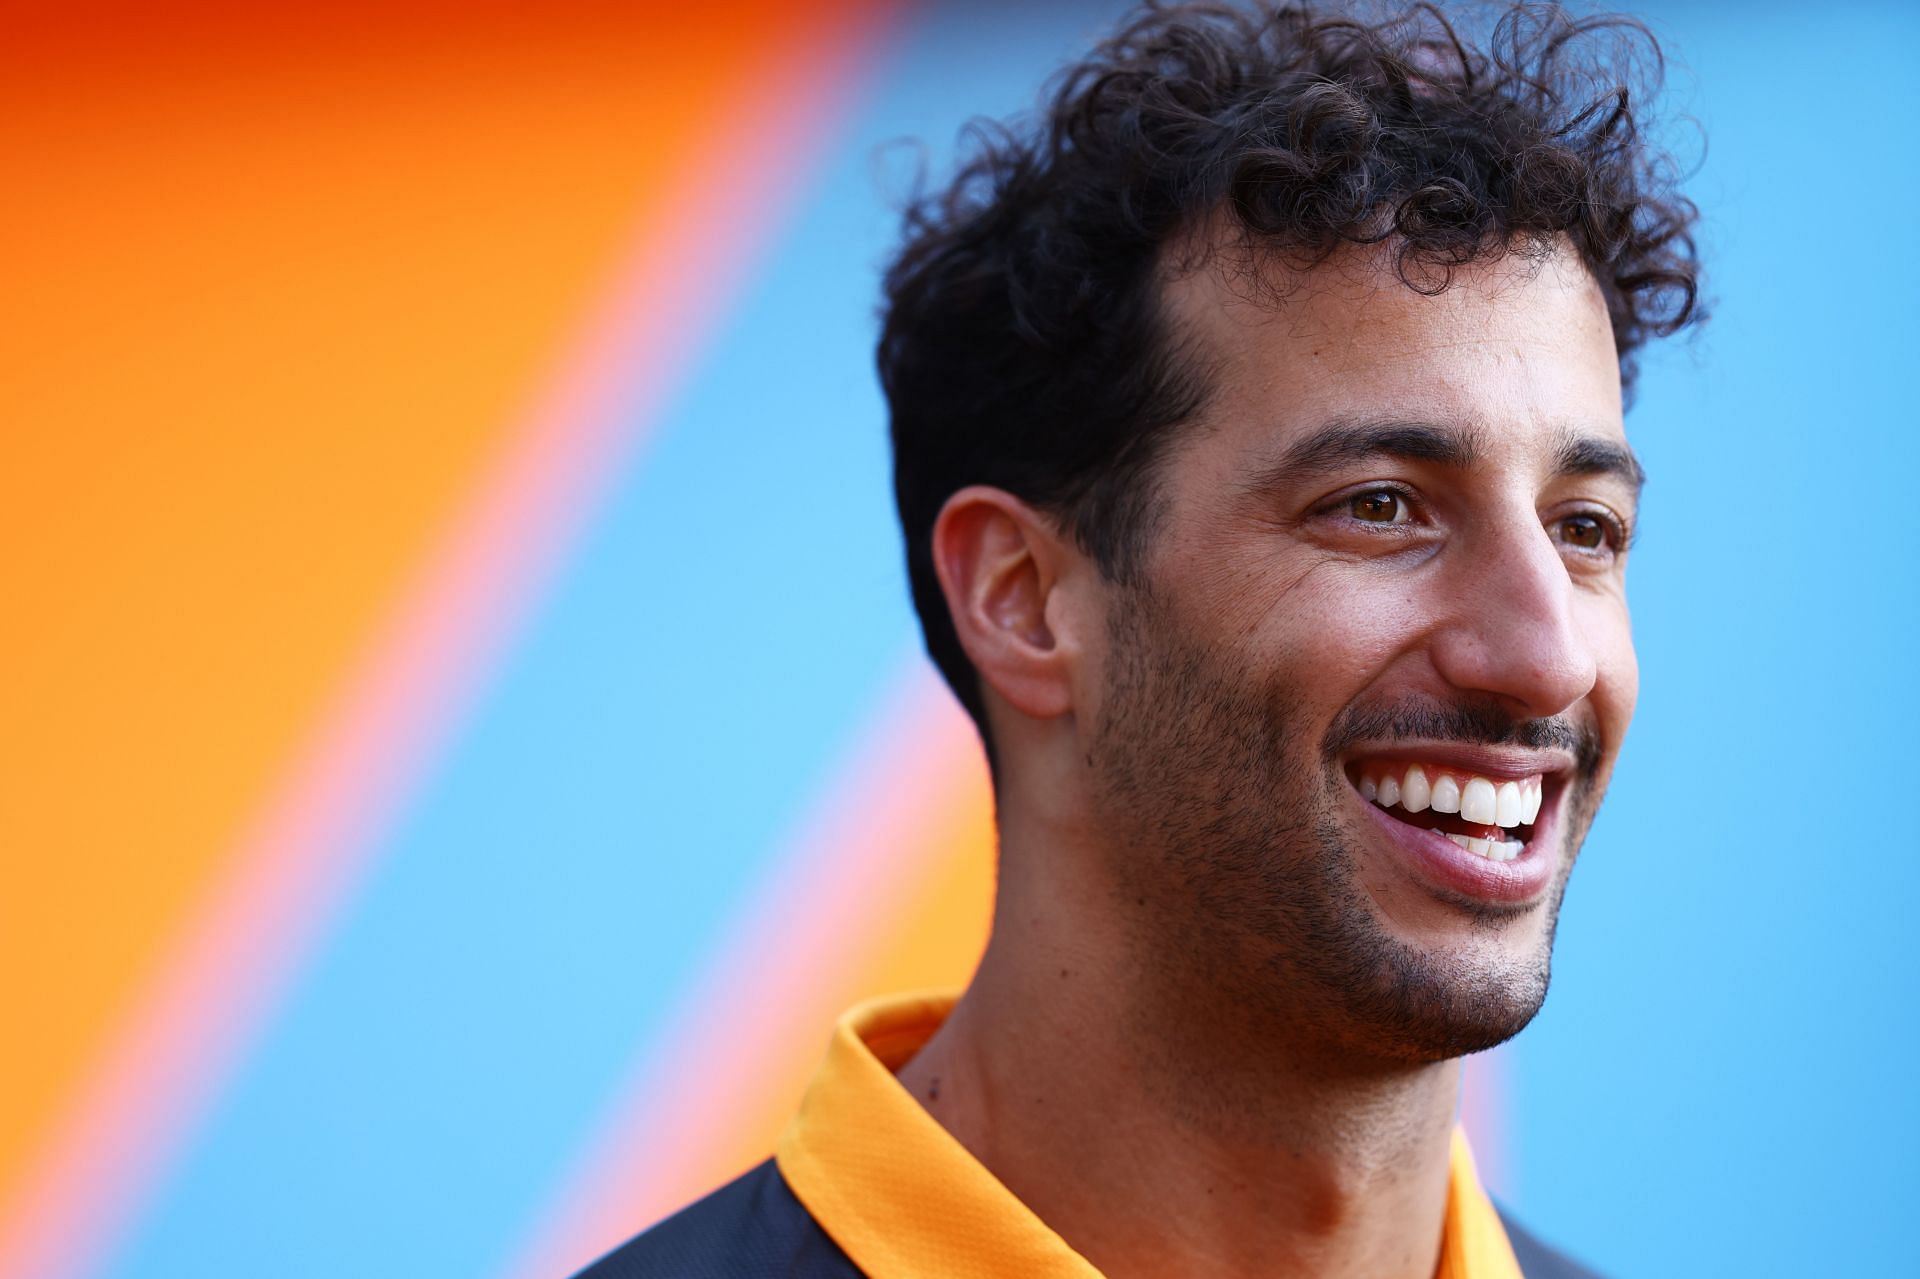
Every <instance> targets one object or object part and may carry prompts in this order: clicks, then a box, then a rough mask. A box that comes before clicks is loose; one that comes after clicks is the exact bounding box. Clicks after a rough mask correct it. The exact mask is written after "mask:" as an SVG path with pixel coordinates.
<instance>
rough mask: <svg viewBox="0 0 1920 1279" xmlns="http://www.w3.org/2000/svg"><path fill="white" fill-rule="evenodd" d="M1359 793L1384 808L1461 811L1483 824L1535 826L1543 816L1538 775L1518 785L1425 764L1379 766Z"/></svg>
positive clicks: (1365, 777) (1363, 780)
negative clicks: (1425, 765) (1428, 767)
mask: <svg viewBox="0 0 1920 1279" xmlns="http://www.w3.org/2000/svg"><path fill="white" fill-rule="evenodd" d="M1360 794H1361V797H1362V798H1364V799H1368V800H1371V801H1373V802H1374V803H1376V804H1378V805H1380V807H1382V808H1392V807H1393V806H1394V805H1395V804H1398V805H1399V806H1400V807H1402V808H1404V809H1406V810H1407V811H1408V812H1409V813H1423V812H1425V811H1426V810H1427V809H1429V808H1431V809H1433V811H1434V812H1436V813H1458V814H1460V816H1461V817H1462V818H1464V819H1465V820H1467V821H1470V822H1479V823H1480V824H1481V825H1483V826H1530V825H1532V824H1533V820H1534V818H1536V817H1538V816H1540V777H1539V775H1538V774H1536V775H1534V776H1532V777H1527V778H1523V779H1521V780H1520V781H1517V782H1497V781H1495V780H1493V779H1492V778H1491V777H1475V776H1472V775H1470V774H1461V773H1449V772H1443V771H1441V770H1440V769H1437V768H1436V769H1434V770H1433V771H1432V772H1431V773H1429V772H1428V771H1427V769H1426V768H1425V767H1424V766H1422V765H1420V764H1409V765H1407V766H1406V767H1405V769H1404V770H1402V769H1401V768H1400V766H1399V765H1389V766H1387V767H1386V768H1381V767H1379V766H1377V765H1376V766H1374V767H1372V768H1370V769H1369V770H1368V772H1366V773H1365V774H1364V775H1363V776H1362V777H1361V778H1360Z"/></svg>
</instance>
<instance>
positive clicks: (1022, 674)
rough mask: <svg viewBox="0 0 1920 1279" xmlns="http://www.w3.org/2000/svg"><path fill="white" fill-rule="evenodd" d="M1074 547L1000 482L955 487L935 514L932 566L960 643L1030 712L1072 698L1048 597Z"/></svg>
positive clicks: (1054, 710) (1067, 643)
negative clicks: (999, 484) (957, 490)
mask: <svg viewBox="0 0 1920 1279" xmlns="http://www.w3.org/2000/svg"><path fill="white" fill-rule="evenodd" d="M1073 555H1074V552H1073V550H1072V548H1071V547H1070V546H1069V545H1068V544H1067V543H1066V542H1065V540H1064V539H1063V538H1062V537H1061V535H1060V534H1059V532H1058V531H1057V530H1056V529H1055V528H1054V525H1053V521H1052V520H1050V519H1049V518H1048V517H1046V516H1045V515H1043V514H1042V513H1040V512H1038V511H1036V510H1034V509H1033V508H1032V507H1030V506H1028V505H1027V504H1026V503H1024V502H1022V501H1021V500H1020V499H1019V498H1016V497H1014V496H1013V495H1012V494H1010V493H1007V492H1006V491H1004V490H1002V489H996V488H991V487H988V486H985V485H972V486H969V487H968V488H964V489H961V490H960V491H959V492H957V493H955V494H954V495H953V496H952V497H950V498H948V499H947V503H946V505H945V506H944V507H942V508H941V511H940V516H939V518H938V519H937V520H935V521H934V526H933V562H934V568H935V570H936V572H937V573H938V574H939V577H940V586H941V589H942V590H943V591H944V592H945V594H946V599H947V611H948V612H949V614H950V615H951V616H952V618H953V625H954V630H955V631H956V632H957V633H958V635H959V638H960V644H961V647H963V648H964V649H966V652H967V657H968V658H969V659H970V660H971V661H972V662H973V665H974V669H976V670H977V671H979V672H980V679H981V681H982V683H983V684H984V685H985V686H986V687H988V688H990V689H992V690H993V691H994V692H996V693H998V694H999V695H1000V697H1001V698H1002V699H1003V700H1004V701H1006V702H1007V703H1008V704H1009V705H1011V706H1012V707H1013V708H1014V709H1015V710H1017V711H1019V712H1021V713H1022V714H1024V715H1028V716H1031V717H1033V718H1035V719H1052V718H1054V717H1056V716H1059V715H1063V714H1065V713H1066V712H1067V711H1068V710H1070V709H1071V708H1072V694H1071V688H1072V678H1071V676H1072V671H1071V666H1072V662H1073V661H1074V658H1075V653H1074V648H1073V645H1072V643H1071V636H1070V635H1063V634H1061V632H1060V629H1059V625H1058V613H1059V610H1057V609H1050V608H1049V604H1050V602H1052V596H1053V594H1054V592H1055V591H1056V590H1058V588H1059V586H1060V582H1061V577H1062V573H1063V570H1064V569H1065V568H1066V567H1067V566H1068V564H1069V563H1070V562H1071V560H1072V557H1073Z"/></svg>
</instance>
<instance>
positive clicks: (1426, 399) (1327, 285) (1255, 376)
mask: <svg viewBox="0 0 1920 1279" xmlns="http://www.w3.org/2000/svg"><path fill="white" fill-rule="evenodd" d="M1162 296H1163V299H1164V304H1165V307H1166V311H1167V315H1168V318H1169V320H1170V322H1171V328H1172V331H1173V333H1174V334H1175V335H1176V337H1177V340H1178V341H1179V342H1180V343H1181V345H1182V348H1183V349H1184V350H1185V351H1186V352H1187V353H1188V355H1189V357H1190V358H1193V359H1196V360H1198V361H1199V362H1200V364H1201V367H1202V368H1203V369H1204V370H1205V373H1206V381H1207V385H1208V400H1207V405H1206V408H1205V409H1204V410H1203V414H1202V417H1203V419H1204V422H1205V423H1206V424H1207V425H1208V426H1210V427H1213V428H1215V429H1214V430H1209V431H1206V432H1204V434H1205V435H1207V436H1214V435H1217V434H1221V433H1224V434H1226V435H1228V436H1229V437H1251V438H1244V439H1243V441H1242V442H1245V443H1249V444H1254V443H1259V444H1266V445H1280V446H1284V445H1285V444H1286V443H1288V442H1289V441H1290V440H1291V439H1292V438H1293V437H1295V436H1297V435H1299V434H1302V433H1305V432H1308V431H1311V430H1314V429H1316V428H1318V427H1321V426H1323V425H1324V424H1326V423H1328V422H1331V421H1337V420H1351V419H1356V418H1379V419H1400V420H1406V421H1423V422H1433V423H1439V424H1443V425H1448V426H1453V427H1457V428H1458V429H1460V430H1463V431H1470V432H1472V433H1473V434H1475V435H1476V436H1478V437H1480V438H1481V439H1483V440H1485V441H1486V442H1487V443H1488V444H1489V445H1490V446H1491V447H1490V448H1489V450H1488V453H1489V456H1499V455H1501V454H1506V453H1520V454H1524V453H1526V452H1528V451H1529V450H1535V451H1545V450H1548V449H1552V448H1557V447H1558V445H1559V444H1560V442H1562V441H1563V440H1564V439H1565V438H1566V436H1567V435H1568V433H1569V432H1573V433H1577V434H1580V435H1586V436H1602V437H1606V438H1610V439H1615V440H1624V438H1625V433H1624V429H1623V426H1622V421H1621V403H1620V375H1619V360H1618V356H1617V353H1616V350H1615V347H1614V341H1613V328H1612V324H1611V322H1610V321H1609V318H1608V316H1607V308H1606V303H1605V300H1604V298H1603V297H1602V295H1601V292H1600V288H1599V285H1598V284H1596V283H1595V282H1594V280H1593V277H1592V276H1591V275H1590V274H1589V273H1588V272H1587V271H1586V269H1585V268H1584V266H1582V265H1581V264H1580V262H1579V259H1578V257H1577V256H1576V255H1575V253H1574V252H1573V251H1572V250H1571V249H1570V248H1563V249H1561V250H1559V251H1557V252H1555V253H1553V254H1552V255H1551V256H1549V257H1546V258H1544V259H1541V258H1528V257H1523V256H1521V255H1519V254H1517V253H1516V254H1508V255H1506V256H1504V257H1502V258H1499V259H1496V260H1493V261H1481V262H1475V263H1471V264H1469V265H1467V266H1465V267H1461V268H1456V269H1455V271H1454V273H1453V277H1452V280H1451V282H1450V283H1449V285H1448V287H1447V288H1446V289H1445V290H1444V291H1442V292H1439V293H1437V294H1423V293H1420V292H1417V291H1415V290H1414V289H1412V288H1410V287H1408V285H1407V284H1406V283H1405V282H1403V281H1402V280H1401V279H1400V278H1399V276H1398V275H1397V274H1396V272H1395V267H1394V261H1393V257H1392V250H1391V248H1390V246H1373V247H1370V248H1366V249H1352V250H1347V251H1344V252H1343V253H1341V254H1338V255H1336V256H1335V257H1334V258H1332V259H1331V260H1329V261H1328V262H1327V263H1325V264H1323V265H1321V266H1319V267H1316V268H1314V269H1312V270H1310V271H1291V270H1288V269H1286V268H1284V267H1281V266H1279V265H1276V264H1275V263H1273V262H1271V261H1266V262H1259V263H1254V264H1251V265H1249V264H1248V262H1247V260H1246V259H1245V257H1244V255H1241V256H1238V257H1236V255H1235V254H1233V253H1230V252H1220V253H1216V254H1213V255H1210V258H1209V259H1208V260H1207V261H1205V262H1203V263H1202V264H1200V265H1199V266H1197V267H1194V268H1191V269H1187V270H1183V271H1181V272H1179V273H1177V274H1172V275H1171V276H1170V277H1169V278H1168V279H1167V280H1166V282H1165V284H1164V286H1163V295H1162ZM1228 442H1231V439H1230V440H1229V441H1228Z"/></svg>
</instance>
